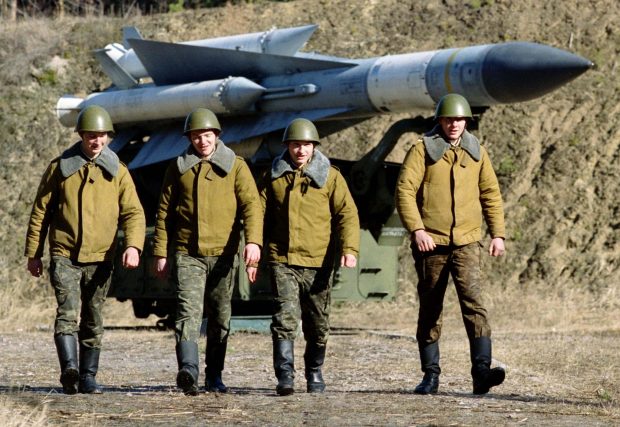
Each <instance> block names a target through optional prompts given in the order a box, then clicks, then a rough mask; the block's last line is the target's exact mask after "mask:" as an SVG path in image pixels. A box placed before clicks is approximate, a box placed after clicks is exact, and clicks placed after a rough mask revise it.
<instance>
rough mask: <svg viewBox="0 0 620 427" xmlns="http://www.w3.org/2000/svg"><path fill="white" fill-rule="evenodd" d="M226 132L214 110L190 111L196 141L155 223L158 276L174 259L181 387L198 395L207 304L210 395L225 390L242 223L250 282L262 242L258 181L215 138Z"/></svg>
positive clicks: (175, 166)
mask: <svg viewBox="0 0 620 427" xmlns="http://www.w3.org/2000/svg"><path fill="white" fill-rule="evenodd" d="M220 131H221V128H220V123H219V121H218V120H217V117H216V116H215V114H213V112H212V111H210V110H207V109H204V108H199V109H197V110H195V111H193V112H192V113H190V114H189V115H188V116H187V119H186V121H185V130H184V133H185V135H186V136H187V137H188V139H189V140H190V142H191V145H190V146H189V148H188V149H187V151H186V152H185V153H184V154H182V155H181V156H179V157H178V158H177V159H176V161H174V162H172V163H171V164H170V166H169V167H168V170H167V171H166V176H165V178H164V183H163V186H162V191H161V196H160V200H159V210H158V212H157V223H156V225H155V245H154V249H153V252H154V255H155V256H156V257H157V258H158V259H157V274H158V275H160V276H162V277H165V276H166V274H167V271H168V265H169V261H168V258H167V257H168V251H170V254H171V255H172V256H174V260H175V268H174V271H173V273H174V278H175V280H176V282H177V317H176V319H175V330H176V334H175V335H176V353H177V361H178V365H179V371H178V374H177V386H178V387H179V388H181V389H182V390H183V392H184V393H185V394H188V395H196V394H197V393H198V338H199V336H200V324H201V322H202V315H203V308H204V312H205V313H206V315H207V319H208V321H207V351H206V369H205V373H206V381H205V386H206V389H207V391H211V392H221V393H225V392H226V391H227V387H226V386H225V385H224V383H223V382H222V370H223V368H224V359H225V357H226V347H227V342H228V334H229V332H230V316H231V298H232V293H233V285H234V283H233V262H234V258H235V254H236V253H237V250H238V248H239V240H240V234H239V233H240V231H241V222H240V220H243V230H244V232H245V241H246V245H245V248H244V252H243V258H244V261H245V263H246V271H247V273H248V277H249V279H250V281H251V282H253V281H254V280H255V278H256V267H257V266H258V261H259V259H260V252H261V248H260V247H261V246H262V244H263V213H262V209H261V205H260V200H259V197H258V190H257V189H256V183H255V181H254V178H253V177H252V173H251V172H250V169H249V168H248V165H247V164H246V163H245V161H244V160H243V159H242V158H241V157H237V156H235V153H234V152H233V151H232V150H231V149H230V148H228V147H226V145H224V143H223V142H221V141H220V140H219V139H218V138H217V136H218V135H219V133H220ZM203 303H204V307H203Z"/></svg>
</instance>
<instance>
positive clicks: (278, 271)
mask: <svg viewBox="0 0 620 427" xmlns="http://www.w3.org/2000/svg"><path fill="white" fill-rule="evenodd" d="M283 142H284V144H286V146H287V149H286V150H284V152H283V153H282V154H281V155H280V156H279V157H277V158H276V159H274V161H273V164H272V167H271V174H270V179H268V180H266V181H268V182H267V183H266V184H265V186H264V188H262V190H261V199H262V201H263V206H264V207H265V208H266V212H265V240H266V241H267V242H268V248H269V264H270V267H271V281H272V286H273V289H274V294H275V296H274V299H275V310H274V315H273V319H272V323H271V334H272V338H273V364H274V369H275V374H276V377H277V379H278V385H277V387H276V392H277V394H278V395H288V394H291V393H293V392H294V377H295V364H294V354H293V347H294V340H295V337H296V336H297V333H298V325H299V321H300V320H301V322H302V330H303V333H304V337H305V339H306V351H305V353H304V362H305V374H306V380H307V391H308V393H321V392H323V391H324V390H325V383H324V381H323V376H322V373H321V367H322V365H323V361H324V360H325V348H326V344H327V338H328V334H329V311H330V301H331V284H332V271H333V268H334V257H333V256H334V253H333V249H334V248H333V245H331V244H330V242H331V239H332V237H333V236H332V235H333V234H334V233H336V234H337V235H338V242H339V245H338V246H339V249H340V250H341V253H342V256H341V258H340V265H341V266H344V267H355V265H356V262H357V255H358V252H359V239H360V236H359V219H358V216H357V208H356V207H355V203H354V202H353V198H352V197H351V194H350V193H349V189H348V187H347V184H346V182H345V180H344V178H343V177H342V175H341V174H340V172H339V171H338V169H336V168H335V167H333V166H331V165H330V162H329V160H328V159H327V157H325V155H323V154H322V153H321V152H320V151H318V150H317V149H316V146H317V145H319V135H318V133H317V130H316V128H315V127H314V124H313V123H312V122H310V121H308V120H306V119H295V120H293V121H292V122H291V123H290V124H289V126H288V127H287V128H286V131H285V132H284V138H283Z"/></svg>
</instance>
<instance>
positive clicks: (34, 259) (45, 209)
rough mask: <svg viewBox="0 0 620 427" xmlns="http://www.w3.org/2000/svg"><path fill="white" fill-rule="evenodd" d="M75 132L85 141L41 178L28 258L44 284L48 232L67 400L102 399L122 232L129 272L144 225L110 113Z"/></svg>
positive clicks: (95, 113)
mask: <svg viewBox="0 0 620 427" xmlns="http://www.w3.org/2000/svg"><path fill="white" fill-rule="evenodd" d="M76 131H77V132H78V133H79V134H80V137H81V138H82V140H81V141H80V142H78V143H76V144H75V145H73V146H72V147H71V148H69V149H68V150H66V151H65V152H64V153H63V154H62V155H61V156H60V157H59V158H57V159H54V160H53V161H52V162H51V164H50V166H49V167H48V168H47V170H46V171H45V173H44V174H43V178H42V179H41V184H40V185H39V189H38V191H37V196H36V199H35V201H34V204H33V207H32V213H31V214H30V222H29V224H28V233H27V236H26V250H25V255H26V256H27V257H28V265H27V267H28V271H30V273H31V274H32V275H33V276H35V277H39V276H40V275H41V273H42V272H43V263H42V261H41V257H42V256H43V246H44V244H45V237H46V235H47V234H48V232H49V251H50V254H51V262H50V276H51V277H50V279H51V282H52V286H53V288H54V292H55V294H56V299H57V302H58V310H57V314H56V322H55V325H54V341H55V344H56V349H57V351H58V358H59V360H60V368H61V376H60V382H61V383H62V386H63V391H64V392H65V393H67V394H75V393H77V392H78V391H79V392H80V393H101V388H100V387H99V386H98V385H97V382H96V380H95V376H96V375H97V371H98V367H99V354H100V350H101V339H102V336H103V318H102V316H101V310H102V307H103V303H104V301H105V298H106V295H107V293H108V289H109V287H110V276H111V273H112V261H113V257H114V250H115V246H116V245H115V244H116V231H117V229H118V227H119V226H120V227H121V228H122V229H123V231H124V233H125V240H124V242H125V248H124V252H123V256H122V263H123V266H124V267H125V268H136V267H137V266H138V264H139V262H140V252H141V251H142V246H143V244H144V233H145V220H144V212H143V210H142V206H141V205H140V201H139V199H138V195H137V194H136V189H135V186H134V184H133V181H132V179H131V176H130V175H129V171H128V170H127V167H126V166H125V165H124V164H122V163H121V162H119V160H118V157H117V156H116V154H114V152H112V151H111V150H110V149H109V148H107V144H108V140H109V133H111V132H112V131H113V127H112V121H111V120H110V116H109V115H108V113H107V112H106V111H105V110H104V109H103V108H101V107H99V106H96V105H93V106H89V107H87V108H85V109H84V110H82V112H81V113H80V115H79V116H78V122H77V126H76ZM80 306H81V308H80ZM78 316H79V318H80V323H79V327H78ZM76 333H77V336H78V339H79V347H80V354H79V368H78V359H77V341H76V337H75V334H76Z"/></svg>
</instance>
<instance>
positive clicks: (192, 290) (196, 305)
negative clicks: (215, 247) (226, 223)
mask: <svg viewBox="0 0 620 427" xmlns="http://www.w3.org/2000/svg"><path fill="white" fill-rule="evenodd" d="M233 262H234V257H232V256H219V257H218V256H208V257H192V256H190V255H187V254H185V253H180V252H179V253H177V254H176V268H175V272H176V273H175V274H176V282H177V292H176V293H177V318H176V322H175V329H176V340H177V342H180V341H193V342H198V338H199V337H200V325H201V323H202V319H203V314H204V315H206V317H207V319H208V320H207V342H208V343H209V344H213V345H217V344H218V343H225V342H226V341H227V339H228V334H229V332H230V315H231V303H230V300H231V298H232V293H233V280H232V273H233Z"/></svg>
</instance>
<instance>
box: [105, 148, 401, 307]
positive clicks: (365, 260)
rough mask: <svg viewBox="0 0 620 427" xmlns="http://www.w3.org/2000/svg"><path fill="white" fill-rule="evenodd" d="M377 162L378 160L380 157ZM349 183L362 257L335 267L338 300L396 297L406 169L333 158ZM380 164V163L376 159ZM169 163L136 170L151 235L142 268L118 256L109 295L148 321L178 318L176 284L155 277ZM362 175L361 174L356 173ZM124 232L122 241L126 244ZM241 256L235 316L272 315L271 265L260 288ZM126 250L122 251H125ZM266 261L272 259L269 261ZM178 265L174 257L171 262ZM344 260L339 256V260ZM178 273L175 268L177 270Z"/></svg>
mask: <svg viewBox="0 0 620 427" xmlns="http://www.w3.org/2000/svg"><path fill="white" fill-rule="evenodd" d="M375 159H376V158H375ZM330 161H331V162H332V164H334V165H335V166H336V167H338V168H339V169H340V171H341V172H342V173H343V175H344V176H345V177H347V180H348V181H349V187H350V188H351V191H352V193H353V196H354V199H355V201H356V204H357V207H358V211H359V215H360V223H361V228H362V229H361V241H360V254H359V260H358V263H357V266H356V267H355V268H341V267H340V266H339V264H338V263H335V269H334V277H333V288H332V301H334V302H337V301H364V300H382V301H387V300H391V299H393V298H394V296H395V294H396V292H397V290H398V286H397V275H398V249H399V247H400V246H401V244H402V243H403V239H404V237H405V234H406V231H405V229H404V228H403V227H402V224H401V222H400V219H399V218H398V215H397V213H396V212H395V210H394V201H393V200H394V190H395V185H396V180H397V177H398V172H399V170H400V164H396V163H388V162H381V163H380V164H375V165H373V166H372V167H371V168H370V169H368V168H366V167H364V165H360V162H362V160H360V161H357V162H354V161H342V160H337V159H330ZM375 162H376V160H375ZM166 164H167V162H166V163H164V164H157V165H153V166H150V167H146V168H141V169H138V170H134V171H132V175H133V177H134V181H135V182H136V188H137V189H138V193H139V195H140V198H141V201H142V203H143V205H144V208H145V212H146V216H147V236H146V241H145V246H144V252H143V254H142V261H141V264H140V267H139V268H137V269H135V270H126V269H124V268H122V267H121V264H120V254H117V258H116V262H115V269H114V273H113V276H112V286H111V288H110V292H109V294H108V296H109V297H114V298H116V299H118V300H119V301H127V300H130V301H132V304H133V309H134V314H135V315H136V317H138V318H146V317H148V316H149V315H151V314H155V315H156V316H159V317H166V316H168V317H169V318H173V317H174V310H175V283H174V281H173V280H172V279H169V280H162V279H159V278H157V276H156V275H155V258H154V256H153V230H154V229H153V226H152V225H153V223H154V212H155V208H156V203H157V200H156V199H157V195H158V191H159V187H160V186H161V179H162V177H163V170H164V168H165V166H166ZM269 166H270V165H267V164H264V165H251V168H252V173H253V174H254V176H255V177H258V176H261V174H263V173H264V172H265V170H267V169H268V168H269ZM360 167H362V168H363V169H364V170H365V171H366V172H369V171H371V172H372V176H371V177H368V179H367V181H368V182H366V185H363V186H362V187H363V190H362V191H361V192H360V191H357V192H356V191H355V189H356V188H359V187H360V186H359V184H358V185H355V184H353V185H352V182H351V181H350V180H352V179H355V176H359V168H360ZM356 170H357V174H356ZM122 238H123V236H122V233H119V239H122ZM244 244H245V243H244V242H243V240H242V241H241V244H240V249H239V253H238V254H237V256H236V257H235V269H234V281H235V289H234V295H233V316H249V315H267V314H270V313H271V296H272V290H271V283H270V279H269V277H270V275H269V272H268V271H267V269H268V268H269V267H268V265H267V264H266V263H261V264H260V267H259V274H258V279H257V281H256V283H254V284H250V283H249V281H248V278H247V276H246V273H245V267H244V265H243V263H240V262H239V260H240V259H242V258H241V251H242V248H243V246H244ZM120 247H122V246H120ZM264 258H266V257H264ZM169 259H170V260H173V259H174V257H169ZM334 259H335V260H336V259H337V260H339V259H340V257H339V256H334ZM172 268H174V266H172Z"/></svg>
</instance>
